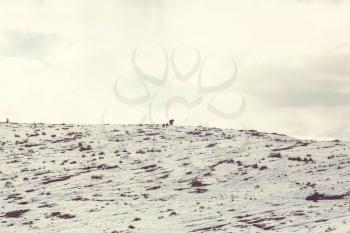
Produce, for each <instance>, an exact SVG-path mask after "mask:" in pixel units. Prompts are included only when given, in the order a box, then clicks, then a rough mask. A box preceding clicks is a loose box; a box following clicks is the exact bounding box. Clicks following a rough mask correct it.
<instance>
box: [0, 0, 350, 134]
mask: <svg viewBox="0 0 350 233" xmlns="http://www.w3.org/2000/svg"><path fill="white" fill-rule="evenodd" d="M349 12H350V3H349V1H339V0H338V1H336V0H334V1H330V0H329V1H327V0H320V1H316V0H314V1H306V0H305V1H302V0H293V1H288V0H286V1H278V0H264V1H263V0H261V1H259V0H256V1H249V0H244V1H243V0H242V1H214V0H212V1H199V0H198V1H193V0H178V1H170V0H169V1H158V0H153V1H152V0H137V1H136V0H135V1H131V0H120V1H117V0H103V1H97V0H79V1H78V0H31V1H30V0H26V1H22V0H1V1H0V118H1V120H5V119H6V117H9V118H10V120H13V121H17V122H48V123H62V122H67V123H101V122H106V123H139V122H142V118H143V116H144V114H145V112H146V113H150V112H151V114H152V117H153V118H154V119H153V120H154V121H155V122H163V121H165V115H164V114H165V113H166V112H167V111H168V113H169V114H170V115H171V117H173V118H175V120H178V121H177V122H181V123H184V124H185V123H188V124H203V125H210V126H220V127H229V128H236V127H240V128H249V129H257V130H261V131H267V132H280V133H285V134H288V135H291V136H295V137H299V138H315V139H326V140H328V139H343V140H350V121H349V119H350V65H349V62H350V14H349ZM140 45H141V46H140ZM138 46H139V47H138ZM177 46H179V47H178V49H177V50H176V51H177V53H176V56H175V58H174V62H175V63H176V68H177V69H179V70H180V71H181V70H182V71H183V72H182V73H184V72H186V71H187V70H190V69H191V68H192V67H195V65H196V58H197V52H196V50H195V48H197V49H198V54H200V57H201V62H200V63H201V64H202V63H203V60H204V58H205V57H207V59H208V60H206V61H208V62H206V63H205V64H204V65H206V66H204V65H203V67H204V68H203V72H202V76H201V77H202V80H201V82H200V83H201V84H202V85H203V86H212V85H216V84H220V82H221V83H222V82H224V81H225V78H226V80H227V78H228V79H229V78H230V77H231V74H232V72H233V70H234V69H233V66H232V62H231V61H230V59H228V55H230V56H232V57H233V58H234V60H235V62H236V65H237V75H236V81H235V82H234V83H233V85H227V88H219V89H217V90H216V92H215V91H214V92H212V93H209V94H202V93H199V91H198V90H197V89H196V88H198V83H199V82H198V81H196V79H197V80H198V77H199V76H198V71H197V73H196V72H195V73H193V74H191V75H190V77H189V78H190V79H189V80H188V81H186V82H182V81H180V80H178V79H176V77H175V72H174V69H173V67H171V66H170V69H169V73H168V76H169V78H168V79H167V83H162V84H161V85H156V84H155V83H154V82H153V83H152V82H148V83H147V82H146V81H145V80H144V79H142V78H143V77H141V78H140V75H139V73H137V72H136V71H135V66H133V64H132V62H131V58H132V55H133V52H134V51H135V49H136V48H139V49H138V50H137V53H136V55H137V56H136V55H135V57H136V58H137V59H136V58H135V59H136V60H137V65H136V67H138V68H140V69H142V70H146V71H147V69H148V71H149V72H150V73H152V74H153V75H154V77H157V78H159V80H160V79H161V76H162V74H163V73H162V72H163V71H164V69H165V67H166V59H165V56H164V51H163V49H164V50H166V51H167V54H168V57H170V53H171V51H172V50H173V49H174V48H175V47H177ZM169 61H170V60H169ZM230 62H231V63H230ZM117 80H119V82H118V83H119V84H118V85H117V87H116V86H115V83H116V81H117ZM141 80H143V83H142V82H141ZM220 80H221V81H220ZM185 83H186V85H185ZM187 84H188V85H187ZM196 85H197V86H196ZM145 87H147V90H148V93H149V95H150V96H151V97H152V104H151V105H150V102H147V101H145V102H144V103H140V104H139V105H137V106H136V105H135V106H134V105H131V103H129V104H128V103H126V102H125V101H123V100H121V99H120V98H119V99H118V98H117V96H118V95H117V94H120V95H122V96H128V97H130V98H131V97H133V98H134V97H135V98H136V97H137V98H138V97H143V96H144V95H146V94H147V90H146V91H145ZM157 90H159V92H157ZM116 92H117V94H116ZM154 93H156V95H153V94H154ZM198 96H201V97H202V100H203V101H202V102H201V103H200V104H198V105H196V107H193V106H190V105H189V106H186V105H183V104H182V105H181V104H179V103H177V104H174V105H173V106H170V107H169V106H168V107H167V109H165V108H166V107H165V105H164V100H165V99H167V98H169V97H183V98H185V99H189V102H191V101H192V100H194V99H196V98H197V97H198ZM220 96H221V97H220ZM242 96H244V99H245V105H244V108H242V109H241V110H242V114H238V115H237V116H235V117H234V118H233V119H226V118H225V117H224V116H223V115H220V114H219V115H218V114H213V113H212V112H210V110H209V109H208V105H209V104H210V105H211V106H214V107H215V108H216V109H223V111H226V112H227V113H230V112H232V111H233V112H234V111H235V110H237V109H239V108H240V106H241V105H242V101H241V98H242ZM214 97H217V99H215V100H213V98H214ZM220 98H221V99H220ZM141 100H142V99H141ZM148 110H149V111H148Z"/></svg>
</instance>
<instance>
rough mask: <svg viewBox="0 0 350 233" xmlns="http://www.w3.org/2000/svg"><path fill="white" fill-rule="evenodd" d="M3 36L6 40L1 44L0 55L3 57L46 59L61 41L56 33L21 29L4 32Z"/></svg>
mask: <svg viewBox="0 0 350 233" xmlns="http://www.w3.org/2000/svg"><path fill="white" fill-rule="evenodd" d="M2 37H3V40H4V41H3V43H2V45H1V46H0V56H1V57H3V58H8V57H22V58H29V59H37V60H44V59H45V58H47V56H48V55H49V53H50V52H51V50H52V48H53V46H54V45H55V44H56V43H57V42H58V41H59V36H57V35H55V34H45V33H35V32H29V31H19V30H14V31H7V32H4V33H3V34H2Z"/></svg>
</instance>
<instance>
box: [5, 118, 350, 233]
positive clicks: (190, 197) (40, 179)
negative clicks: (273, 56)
mask: <svg viewBox="0 0 350 233" xmlns="http://www.w3.org/2000/svg"><path fill="white" fill-rule="evenodd" d="M0 155H1V157H0V188H1V189H0V206H1V208H0V232H45V233H48V232H108V233H111V232H157V233H163V232H164V233H167V232H174V233H181V232H254V233H255V232H288V233H289V232H317V233H320V232H341V233H343V232H344V233H346V232H350V143H348V142H339V141H332V142H318V141H301V140H297V139H294V138H291V137H288V136H285V135H280V134H267V133H260V132H257V131H237V130H232V129H218V128H204V127H183V126H174V127H168V128H162V127H161V126H159V125H124V126H123V125H63V124H62V125H45V124H37V125H34V124H4V123H3V124H0Z"/></svg>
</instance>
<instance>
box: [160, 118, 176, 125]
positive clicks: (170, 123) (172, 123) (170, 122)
mask: <svg viewBox="0 0 350 233" xmlns="http://www.w3.org/2000/svg"><path fill="white" fill-rule="evenodd" d="M171 125H174V119H171V120H169V123H165V124H162V127H168V126H171Z"/></svg>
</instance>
